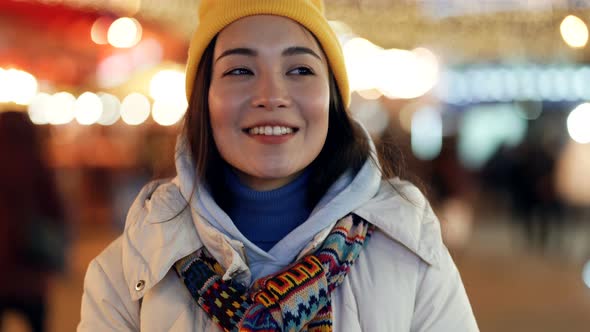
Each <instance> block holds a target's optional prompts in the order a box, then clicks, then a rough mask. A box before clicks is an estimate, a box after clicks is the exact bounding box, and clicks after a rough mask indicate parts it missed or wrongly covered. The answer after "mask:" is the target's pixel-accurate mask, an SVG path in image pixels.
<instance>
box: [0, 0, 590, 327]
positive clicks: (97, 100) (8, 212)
mask: <svg viewBox="0 0 590 332" xmlns="http://www.w3.org/2000/svg"><path fill="white" fill-rule="evenodd" d="M198 3H199V1H198V0H167V1H160V0H101V1H97V0H61V1H60V0H43V1H32V0H29V1H26V0H18V1H17V0H0V270H1V271H2V274H3V276H2V277H0V315H1V317H2V319H0V322H1V326H0V331H11V332H12V331H33V328H36V329H37V330H38V329H39V326H42V325H44V326H45V327H46V329H45V330H46V331H73V330H75V327H76V324H77V322H78V320H79V317H80V314H79V309H80V300H81V295H82V284H83V277H84V273H85V270H86V267H87V265H88V263H89V261H90V260H91V259H92V258H93V257H94V256H96V255H97V254H98V253H100V251H101V250H102V249H103V248H104V247H105V246H106V245H107V244H108V243H109V242H110V241H112V240H113V239H114V238H115V237H117V236H118V235H119V234H120V233H121V231H122V229H123V227H124V222H125V215H126V213H127V209H128V208H129V206H130V205H131V203H132V201H133V199H134V196H135V195H136V194H137V193H138V192H139V190H140V188H141V187H142V186H143V185H144V184H145V183H146V182H147V181H149V180H151V179H155V178H160V177H169V176H173V175H174V164H173V153H174V151H173V150H174V144H175V139H176V135H177V133H178V132H179V129H180V125H179V122H180V121H179V120H180V119H181V118H182V116H183V115H184V112H185V109H186V105H187V103H186V99H185V96H184V73H183V70H184V63H185V61H186V54H187V48H188V42H189V39H190V36H191V33H192V31H193V30H194V28H195V26H196V24H197V23H198V22H197V18H196V8H197V5H198ZM326 7H327V9H326V10H327V15H328V17H329V19H330V20H331V23H332V25H333V27H334V29H335V30H336V31H337V33H338V35H339V37H340V39H341V42H342V45H343V48H344V52H345V57H346V62H347V68H348V71H349V75H350V80H351V85H352V89H353V90H354V91H353V98H352V105H351V112H352V113H353V114H354V116H355V117H356V118H357V119H359V120H360V121H361V122H363V123H364V124H365V125H366V127H367V128H368V129H369V130H370V132H371V134H372V135H373V137H374V138H375V140H376V141H377V142H393V143H395V145H396V146H397V149H398V150H399V151H394V152H399V153H401V156H403V157H400V158H399V161H400V165H401V169H402V170H403V171H400V175H401V176H402V177H404V178H408V179H410V180H412V181H414V182H416V183H419V184H420V186H421V187H422V188H423V189H424V191H425V192H426V194H427V196H428V197H429V199H430V200H431V202H432V205H433V207H434V209H435V210H436V212H437V214H438V216H439V217H440V219H441V224H442V228H443V236H444V240H445V242H446V244H447V246H448V247H449V249H450V251H451V253H452V255H453V257H454V259H455V261H456V263H457V265H458V267H459V269H460V271H461V274H462V276H463V281H464V283H465V287H466V289H467V292H468V295H469V297H470V300H471V302H472V305H473V309H474V312H475V315H476V318H477V320H478V323H479V325H480V328H481V330H482V331H536V332H540V331H589V330H590V103H588V102H590V46H588V45H587V42H588V27H587V24H588V23H590V1H585V0H580V1H575V0H481V1H472V0H424V1H419V0H327V1H326ZM17 253H18V254H17ZM43 303H46V305H43Z"/></svg>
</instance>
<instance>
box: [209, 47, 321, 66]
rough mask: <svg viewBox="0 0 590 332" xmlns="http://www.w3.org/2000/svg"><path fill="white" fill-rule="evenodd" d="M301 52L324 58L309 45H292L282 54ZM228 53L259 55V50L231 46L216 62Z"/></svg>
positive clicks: (290, 54) (289, 54)
mask: <svg viewBox="0 0 590 332" xmlns="http://www.w3.org/2000/svg"><path fill="white" fill-rule="evenodd" d="M299 54H309V55H311V56H314V57H316V58H318V59H319V60H322V58H321V57H320V56H319V55H318V54H317V53H316V52H314V51H313V50H312V49H310V48H308V47H303V46H291V47H289V48H287V49H285V50H284V51H283V53H281V55H283V56H293V55H299ZM228 55H245V56H257V55H258V52H257V51H255V50H253V49H251V48H246V47H238V48H230V49H228V50H225V51H223V53H221V54H220V55H219V56H218V57H217V59H215V62H217V61H219V60H220V59H221V58H223V57H226V56H228Z"/></svg>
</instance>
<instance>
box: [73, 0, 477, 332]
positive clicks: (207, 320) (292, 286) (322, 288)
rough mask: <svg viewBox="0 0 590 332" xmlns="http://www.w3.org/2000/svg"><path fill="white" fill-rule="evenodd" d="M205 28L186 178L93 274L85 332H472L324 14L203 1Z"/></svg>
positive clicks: (192, 56) (258, 1)
mask: <svg viewBox="0 0 590 332" xmlns="http://www.w3.org/2000/svg"><path fill="white" fill-rule="evenodd" d="M199 18H200V24H199V27H198V29H197V31H196V32H195V36H194V38H193V40H192V42H191V47H190V50H189V60H188V66H187V95H188V98H189V101H190V102H189V111H188V113H187V117H186V122H185V131H184V133H183V134H182V135H181V136H180V137H179V140H178V147H177V154H176V167H177V173H178V175H177V176H176V177H175V178H174V179H172V180H171V181H157V182H154V183H151V184H148V185H147V186H146V187H145V188H144V189H143V190H142V191H141V193H140V194H139V197H138V198H137V200H136V202H135V203H134V205H133V206H132V208H131V210H130V212H129V215H128V218H127V222H126V226H125V231H124V234H123V235H122V237H120V238H119V239H117V240H116V241H115V242H114V243H112V244H111V245H110V246H109V247H108V248H107V249H106V250H105V251H104V252H103V253H102V254H100V255H99V257H98V258H96V259H95V260H94V261H93V262H92V263H91V264H90V267H89V269H88V272H87V276H86V280H85V289H84V296H83V300H82V321H81V323H80V325H79V327H78V330H79V331H99V330H100V331H103V330H114V331H135V330H142V331H187V330H188V331H219V330H226V331H237V330H243V331H259V330H265V331H269V330H289V331H300V330H304V331H307V330H309V331H329V330H335V331H477V326H476V323H475V320H474V318H473V314H472V311H471V308H470V305H469V301H468V299H467V296H466V294H465V290H464V288H463V285H462V282H461V279H460V276H459V274H458V272H457V269H456V267H455V265H454V263H453V262H452V260H451V258H450V256H449V253H448V251H447V250H446V248H445V247H444V245H443V243H442V241H441V236H440V229H439V224H438V221H437V220H436V217H435V216H434V214H433V213H432V211H431V209H430V207H429V205H428V203H427V202H426V201H425V199H424V197H423V196H422V195H421V194H420V192H419V191H418V190H417V189H416V188H415V187H413V186H411V185H410V184H408V183H404V182H402V181H400V180H397V179H394V180H382V179H389V178H390V177H391V176H392V174H389V173H390V172H386V171H382V170H381V168H380V167H379V164H378V162H377V161H376V160H377V157H376V156H375V153H374V148H373V145H372V143H371V141H370V138H369V137H368V135H367V134H366V133H365V132H364V130H363V129H362V128H360V126H359V125H358V124H356V123H355V122H354V121H353V120H351V118H350V116H349V114H348V113H347V112H346V109H345V107H346V106H347V105H348V102H349V91H348V82H347V78H346V72H345V68H344V59H343V56H342V52H341V49H340V46H339V44H338V40H337V38H336V36H335V35H334V33H333V31H332V30H331V29H330V27H329V25H328V23H327V21H326V19H325V17H324V16H323V4H322V3H321V1H318V0H314V1H311V0H295V1H276V0H251V1H243V0H240V1H238V0H208V1H207V0H205V1H202V2H201V7H200V12H199ZM394 187H395V188H394ZM400 194H402V195H400ZM187 202H188V203H187Z"/></svg>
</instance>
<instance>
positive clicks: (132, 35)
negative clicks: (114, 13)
mask: <svg viewBox="0 0 590 332" xmlns="http://www.w3.org/2000/svg"><path fill="white" fill-rule="evenodd" d="M141 34H142V28H141V24H139V22H138V21H137V20H136V19H134V18H129V17H121V18H119V19H117V20H116V21H115V22H113V24H111V27H110V28H109V32H108V37H107V38H108V41H109V43H110V44H111V45H113V46H115V47H118V48H129V47H133V46H135V45H136V44H137V43H139V41H140V40H141Z"/></svg>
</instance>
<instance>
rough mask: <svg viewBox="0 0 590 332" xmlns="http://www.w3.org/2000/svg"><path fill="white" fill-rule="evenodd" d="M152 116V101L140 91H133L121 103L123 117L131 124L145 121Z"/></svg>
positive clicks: (134, 124) (135, 124)
mask: <svg viewBox="0 0 590 332" xmlns="http://www.w3.org/2000/svg"><path fill="white" fill-rule="evenodd" d="M149 116H150V101H149V100H148V99H147V97H146V96H144V95H142V94H140V93H132V94H130V95H128V96H127V97H125V99H123V102H122V103H121V118H122V119H123V121H124V122H125V123H126V124H128V125H131V126H137V125H140V124H142V123H144V122H145V120H147V118H148V117H149Z"/></svg>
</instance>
